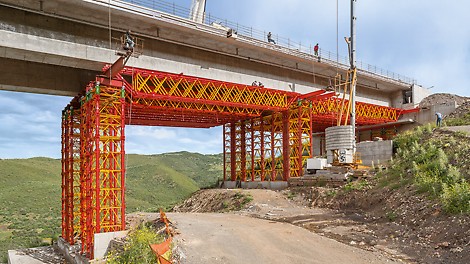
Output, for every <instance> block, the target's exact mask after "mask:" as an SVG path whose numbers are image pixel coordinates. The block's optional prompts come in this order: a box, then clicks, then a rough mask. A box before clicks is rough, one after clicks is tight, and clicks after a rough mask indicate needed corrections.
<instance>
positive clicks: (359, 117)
mask: <svg viewBox="0 0 470 264" xmlns="http://www.w3.org/2000/svg"><path fill="white" fill-rule="evenodd" d="M109 67H110V66H106V67H105V68H104V69H103V72H106V70H108V69H109ZM344 102H345V101H344V100H343V99H341V98H339V97H338V94H337V93H336V92H327V91H324V90H319V91H315V92H311V93H309V94H299V93H295V92H290V91H281V90H275V89H270V88H265V87H257V86H251V85H243V84H236V83H229V82H223V81H217V80H210V79H205V78H198V77H192V76H186V75H182V74H173V73H166V72H159V71H154V70H146V69H136V68H124V69H123V70H121V71H120V73H119V74H116V75H114V77H113V78H112V79H110V78H109V77H106V75H100V76H97V77H96V78H95V80H94V81H92V82H90V83H89V85H88V86H87V87H86V89H85V90H84V92H83V93H82V94H79V95H77V96H76V97H75V98H73V99H72V101H71V102H70V103H69V104H68V105H67V106H66V107H65V109H64V111H63V114H62V237H63V238H64V239H65V240H66V241H67V242H68V243H69V244H72V245H73V244H76V243H81V248H82V253H83V254H85V256H86V257H88V258H90V259H93V244H94V234H96V233H102V232H112V231H120V230H124V229H125V208H126V206H125V204H126V203H125V173H126V172H125V168H126V167H125V151H124V144H125V135H124V131H125V130H124V129H125V126H126V125H145V126H171V127H194V128H209V127H214V126H223V146H224V179H227V180H228V179H230V180H241V181H278V180H280V181H286V180H288V179H289V178H291V177H299V176H302V171H303V167H304V164H305V162H306V159H307V158H309V157H311V156H312V153H313V145H312V133H313V132H318V131H323V130H324V129H325V128H326V127H328V126H332V125H335V124H336V122H337V120H338V117H340V116H342V117H346V116H347V114H346V112H343V111H346V109H345V108H344V107H342V106H344ZM356 108H357V113H356V124H357V125H358V126H360V125H370V124H383V123H388V122H394V121H396V120H397V119H398V118H399V116H400V115H401V114H402V113H403V110H402V109H397V108H390V107H384V106H378V105H372V104H366V103H359V102H358V103H356ZM340 119H341V117H340Z"/></svg>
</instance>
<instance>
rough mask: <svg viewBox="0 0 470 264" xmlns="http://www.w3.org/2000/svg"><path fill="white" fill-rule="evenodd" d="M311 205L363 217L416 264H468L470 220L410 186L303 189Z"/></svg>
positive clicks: (469, 259) (367, 223) (390, 245)
mask: <svg viewBox="0 0 470 264" xmlns="http://www.w3.org/2000/svg"><path fill="white" fill-rule="evenodd" d="M302 192H304V193H305V194H304V196H305V197H309V198H308V199H310V200H312V206H316V207H323V208H330V209H335V210H340V211H343V212H350V213H354V214H358V215H361V216H363V217H364V220H363V221H364V223H365V224H366V225H367V227H368V228H369V229H371V230H373V231H374V233H375V234H377V237H378V239H379V241H380V240H382V241H386V243H387V244H388V247H389V248H394V249H396V250H397V251H399V252H402V253H404V254H406V255H408V256H411V257H412V258H413V259H414V260H415V261H416V262H418V263H470V254H469V252H470V216H468V215H448V214H446V213H444V212H443V210H442V208H441V206H440V205H439V203H438V202H437V201H434V200H430V199H429V198H428V197H426V196H425V195H424V194H419V193H418V192H417V191H416V190H415V189H414V188H413V187H411V186H407V187H403V188H400V189H391V188H388V187H386V188H370V189H366V190H352V191H348V192H343V191H340V190H339V191H338V194H336V195H332V194H331V192H332V190H331V189H326V188H320V187H316V188H311V189H310V190H302Z"/></svg>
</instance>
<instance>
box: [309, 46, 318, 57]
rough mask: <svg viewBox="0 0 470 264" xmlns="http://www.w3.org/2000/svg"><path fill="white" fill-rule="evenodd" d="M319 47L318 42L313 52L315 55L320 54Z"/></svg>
mask: <svg viewBox="0 0 470 264" xmlns="http://www.w3.org/2000/svg"><path fill="white" fill-rule="evenodd" d="M310 47H311V46H310ZM318 49H319V48H318V43H317V45H315V47H313V52H314V54H315V56H318Z"/></svg>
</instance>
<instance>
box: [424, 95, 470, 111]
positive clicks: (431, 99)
mask: <svg viewBox="0 0 470 264" xmlns="http://www.w3.org/2000/svg"><path fill="white" fill-rule="evenodd" d="M469 100H470V98H468V97H464V96H459V95H455V94H448V93H436V94H431V95H430V96H428V97H426V98H424V99H423V100H422V101H421V102H420V103H419V107H420V108H426V107H429V106H431V105H442V104H453V103H454V102H457V104H458V105H462V104H463V103H465V102H467V101H469Z"/></svg>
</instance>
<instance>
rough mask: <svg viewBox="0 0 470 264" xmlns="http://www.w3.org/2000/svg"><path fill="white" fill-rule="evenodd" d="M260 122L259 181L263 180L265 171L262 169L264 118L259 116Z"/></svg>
mask: <svg viewBox="0 0 470 264" xmlns="http://www.w3.org/2000/svg"><path fill="white" fill-rule="evenodd" d="M260 120H261V123H260V133H261V138H260V141H261V142H260V149H261V150H260V152H261V157H260V158H261V173H260V178H261V181H264V177H265V176H266V175H265V171H264V154H265V153H264V151H265V150H264V118H263V117H260Z"/></svg>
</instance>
